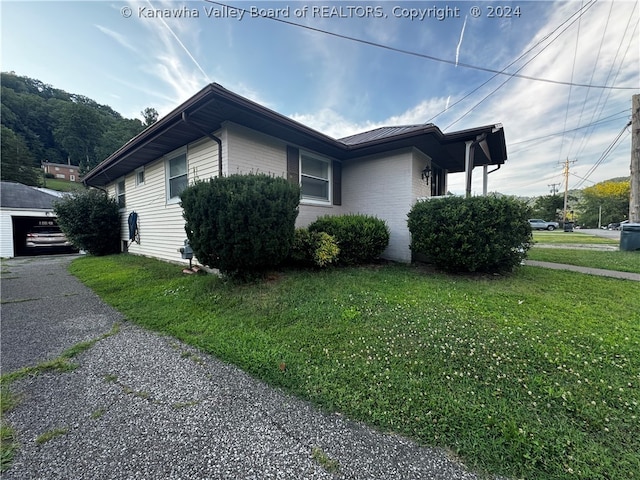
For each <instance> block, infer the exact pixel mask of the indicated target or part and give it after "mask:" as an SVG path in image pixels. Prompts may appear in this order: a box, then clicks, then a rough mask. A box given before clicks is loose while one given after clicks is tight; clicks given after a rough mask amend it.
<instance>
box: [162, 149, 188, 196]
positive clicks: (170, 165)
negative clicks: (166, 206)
mask: <svg viewBox="0 0 640 480" xmlns="http://www.w3.org/2000/svg"><path fill="white" fill-rule="evenodd" d="M187 184H188V179H187V154H186V152H184V153H181V154H179V155H176V156H173V157H170V158H169V159H168V160H167V200H169V201H170V200H173V201H176V200H177V199H179V197H180V194H181V193H182V191H183V190H184V189H185V188H187Z"/></svg>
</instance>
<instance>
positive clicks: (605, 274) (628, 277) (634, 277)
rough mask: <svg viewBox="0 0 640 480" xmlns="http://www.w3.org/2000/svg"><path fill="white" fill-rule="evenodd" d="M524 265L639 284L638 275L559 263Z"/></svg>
mask: <svg viewBox="0 0 640 480" xmlns="http://www.w3.org/2000/svg"><path fill="white" fill-rule="evenodd" d="M524 264H525V265H529V266H531V267H543V268H551V269H553V270H569V271H572V272H579V273H585V274H587V275H597V276H600V277H611V278H621V279H625V280H634V281H636V282H640V273H630V272H618V271H616V270H603V269H601V268H590V267H578V266H576V265H565V264H561V263H551V262H539V261H537V260H525V262H524Z"/></svg>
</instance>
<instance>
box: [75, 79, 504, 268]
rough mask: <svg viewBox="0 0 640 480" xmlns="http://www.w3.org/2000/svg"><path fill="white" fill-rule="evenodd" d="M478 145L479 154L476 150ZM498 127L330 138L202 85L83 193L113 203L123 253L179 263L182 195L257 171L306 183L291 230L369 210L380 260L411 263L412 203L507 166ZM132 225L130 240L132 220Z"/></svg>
mask: <svg viewBox="0 0 640 480" xmlns="http://www.w3.org/2000/svg"><path fill="white" fill-rule="evenodd" d="M478 147H479V148H478ZM506 157H507V156H506V146H505V139H504V131H503V129H502V126H501V125H490V126H484V127H478V128H474V129H470V130H465V131H461V132H454V133H448V134H444V133H442V132H441V131H440V129H439V128H438V127H436V126H435V125H433V124H424V125H411V126H401V127H384V128H379V129H376V130H372V131H369V132H364V133H361V134H357V135H353V136H350V137H346V138H343V139H340V140H336V139H333V138H331V137H328V136H326V135H324V134H322V133H319V132H317V131H315V130H312V129H310V128H309V127H306V126H304V125H302V124H300V123H298V122H295V121H293V120H291V119H290V118H288V117H285V116H283V115H280V114H278V113H276V112H274V111H272V110H269V109H267V108H265V107H263V106H261V105H258V104H257V103H255V102H252V101H250V100H247V99H246V98H243V97H241V96H239V95H236V94H235V93H233V92H230V91H229V90H226V89H225V88H223V87H221V86H220V85H217V84H211V85H208V86H207V87H206V88H204V89H203V90H201V91H200V92H198V93H197V94H196V95H194V96H193V97H192V98H190V99H189V100H187V101H186V102H185V103H183V104H182V105H180V106H179V107H177V108H176V109H175V110H173V111H172V112H171V113H169V114H168V115H167V116H165V117H164V118H162V119H160V120H159V121H158V122H157V123H155V124H154V125H152V126H150V127H149V128H147V129H146V130H145V131H143V132H142V133H140V134H139V135H138V136H137V137H135V138H133V139H132V140H131V141H129V142H127V143H126V144H125V145H124V146H122V147H121V148H120V149H119V150H118V151H116V152H115V153H114V154H112V155H111V156H110V157H109V158H107V159H106V160H105V161H103V162H102V163H101V164H100V165H98V166H97V167H96V168H94V169H93V170H91V171H90V172H89V173H87V175H86V176H85V178H84V182H85V184H87V185H89V186H95V187H100V188H103V189H106V190H107V191H108V192H109V194H110V195H112V196H114V197H115V198H118V200H119V202H120V203H121V207H122V208H121V212H122V242H123V248H125V247H126V248H127V249H128V251H129V252H131V253H135V254H140V255H146V256H151V257H157V258H160V259H164V260H169V261H180V259H181V256H180V253H178V248H179V247H180V246H182V245H183V242H184V240H185V239H186V234H185V231H184V220H183V218H182V209H181V207H180V199H179V194H180V192H181V191H182V189H183V188H184V187H185V186H186V185H188V184H191V183H193V182H194V181H196V180H206V179H209V178H211V177H215V176H218V175H229V174H234V173H250V172H262V173H269V174H272V175H278V176H283V177H286V178H288V179H289V181H291V182H296V183H299V184H300V185H301V186H302V198H301V200H300V213H299V215H298V219H297V226H305V225H308V224H309V223H311V222H312V221H313V220H314V219H316V218H317V217H318V216H321V215H326V214H332V215H335V214H345V213H366V214H370V215H375V216H377V217H378V218H381V219H383V220H385V221H386V222H387V224H388V226H389V228H390V230H391V239H390V243H389V247H388V248H387V249H386V251H385V252H384V256H385V257H386V258H389V259H392V260H397V261H403V262H409V261H410V260H411V252H410V250H409V244H410V236H409V231H408V228H407V213H408V212H409V210H410V209H411V207H412V206H413V204H414V203H415V202H416V200H417V199H418V198H421V197H429V196H437V195H444V194H445V193H446V191H447V174H448V173H452V172H466V174H467V184H468V185H469V190H470V185H471V173H472V171H473V168H474V167H476V166H483V167H484V175H485V182H486V174H487V167H488V166H489V165H497V166H498V168H499V167H500V165H502V164H503V163H504V162H505V160H506ZM131 212H136V214H137V218H138V223H137V224H138V230H137V233H138V236H137V237H136V239H135V241H130V240H129V228H128V219H129V215H130V213H131Z"/></svg>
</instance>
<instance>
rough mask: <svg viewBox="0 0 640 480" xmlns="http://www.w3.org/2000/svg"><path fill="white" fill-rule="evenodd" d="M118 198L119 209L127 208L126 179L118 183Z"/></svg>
mask: <svg viewBox="0 0 640 480" xmlns="http://www.w3.org/2000/svg"><path fill="white" fill-rule="evenodd" d="M116 198H117V200H118V208H120V209H123V208H125V206H126V204H125V192H124V178H122V179H120V180H118V183H116Z"/></svg>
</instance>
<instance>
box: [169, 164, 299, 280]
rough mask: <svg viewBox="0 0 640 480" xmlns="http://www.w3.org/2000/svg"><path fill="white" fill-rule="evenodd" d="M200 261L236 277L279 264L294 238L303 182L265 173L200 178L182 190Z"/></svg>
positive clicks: (188, 226)
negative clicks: (296, 182) (201, 179)
mask: <svg viewBox="0 0 640 480" xmlns="http://www.w3.org/2000/svg"><path fill="white" fill-rule="evenodd" d="M180 198H181V200H182V208H183V210H184V213H183V215H184V219H185V221H186V224H185V231H186V233H187V237H188V238H189V243H190V244H191V247H192V248H193V252H194V255H195V256H196V257H197V258H198V260H199V261H200V262H202V263H203V264H205V265H208V266H210V267H214V268H218V269H220V271H221V272H223V273H225V274H227V275H230V276H233V277H246V276H251V275H254V274H259V273H261V272H263V271H264V270H265V269H268V268H271V267H273V266H276V265H278V264H280V263H281V262H282V261H283V260H284V259H285V258H286V257H287V255H288V254H289V250H290V248H291V246H292V244H293V238H294V232H295V221H296V217H297V216H298V204H299V202H300V187H299V186H297V185H292V184H290V183H289V182H287V181H286V180H285V179H284V178H280V177H271V176H268V175H264V174H250V175H230V176H228V177H217V178H212V179H210V180H209V181H204V182H198V183H196V184H195V185H193V186H190V187H188V188H187V189H186V190H184V191H183V192H182V194H181V196H180Z"/></svg>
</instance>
